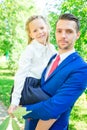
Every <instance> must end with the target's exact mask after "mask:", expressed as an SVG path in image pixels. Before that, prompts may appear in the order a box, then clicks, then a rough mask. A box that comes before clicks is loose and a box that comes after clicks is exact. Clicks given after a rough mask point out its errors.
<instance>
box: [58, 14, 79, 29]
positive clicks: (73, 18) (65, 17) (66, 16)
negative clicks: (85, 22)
mask: <svg viewBox="0 0 87 130" xmlns="http://www.w3.org/2000/svg"><path fill="white" fill-rule="evenodd" d="M59 20H71V21H75V23H76V31H77V32H78V31H79V30H80V22H79V20H78V18H77V17H76V16H74V15H73V14H70V13H65V14H62V15H60V16H59V19H58V20H57V22H58V21H59Z"/></svg>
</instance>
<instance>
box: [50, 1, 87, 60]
mask: <svg viewBox="0 0 87 130" xmlns="http://www.w3.org/2000/svg"><path fill="white" fill-rule="evenodd" d="M54 8H56V11H53V10H52V11H50V12H49V15H48V18H49V22H50V25H51V28H52V29H51V42H52V43H53V44H54V45H56V44H55V43H56V40H55V23H56V21H57V19H58V15H59V14H60V13H61V14H62V13H72V14H74V15H75V16H77V17H78V18H79V20H80V23H81V27H80V28H81V29H80V32H81V36H80V38H79V40H78V41H77V43H76V44H75V48H76V50H78V52H79V53H80V54H81V55H82V57H84V59H85V60H86V61H87V1H86V0H79V1H78V0H75V1H73V0H66V1H62V2H61V6H59V4H57V3H56V5H55V6H54Z"/></svg>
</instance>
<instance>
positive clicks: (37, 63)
mask: <svg viewBox="0 0 87 130" xmlns="http://www.w3.org/2000/svg"><path fill="white" fill-rule="evenodd" d="M55 53H56V50H55V48H54V46H53V45H52V44H46V46H44V45H43V44H41V43H38V42H37V41H36V40H33V41H32V43H31V44H29V45H28V46H27V47H26V48H25V50H24V52H23V54H22V55H21V57H20V60H19V68H18V70H17V72H16V74H15V77H14V91H13V93H12V101H11V104H12V105H16V106H18V105H19V102H20V98H21V92H22V90H23V86H24V82H25V79H26V77H34V78H37V79H40V78H41V74H42V72H43V70H44V68H45V67H46V65H47V63H48V61H49V59H50V58H51V56H52V55H53V54H55Z"/></svg>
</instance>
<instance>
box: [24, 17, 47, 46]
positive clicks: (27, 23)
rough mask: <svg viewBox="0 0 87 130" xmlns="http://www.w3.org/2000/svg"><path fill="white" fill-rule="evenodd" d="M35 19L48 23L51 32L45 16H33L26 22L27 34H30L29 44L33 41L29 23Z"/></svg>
mask: <svg viewBox="0 0 87 130" xmlns="http://www.w3.org/2000/svg"><path fill="white" fill-rule="evenodd" d="M35 19H43V21H44V22H45V23H46V25H47V27H48V30H49V25H48V23H47V21H46V19H45V18H44V17H43V16H41V15H33V16H31V17H30V18H28V20H27V22H26V25H25V30H26V31H27V34H28V44H30V43H31V41H32V40H33V39H32V38H31V37H30V35H29V33H30V31H29V23H30V22H32V21H33V20H35ZM46 42H47V43H48V42H49V31H48V36H47V39H46Z"/></svg>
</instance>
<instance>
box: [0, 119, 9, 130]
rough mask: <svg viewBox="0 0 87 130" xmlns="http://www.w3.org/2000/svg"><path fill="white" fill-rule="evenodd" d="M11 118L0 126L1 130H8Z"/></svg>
mask: <svg viewBox="0 0 87 130" xmlns="http://www.w3.org/2000/svg"><path fill="white" fill-rule="evenodd" d="M9 119H10V118H9V117H7V118H6V119H5V120H4V121H3V122H2V124H1V125H0V130H6V128H7V126H8V123H9Z"/></svg>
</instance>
